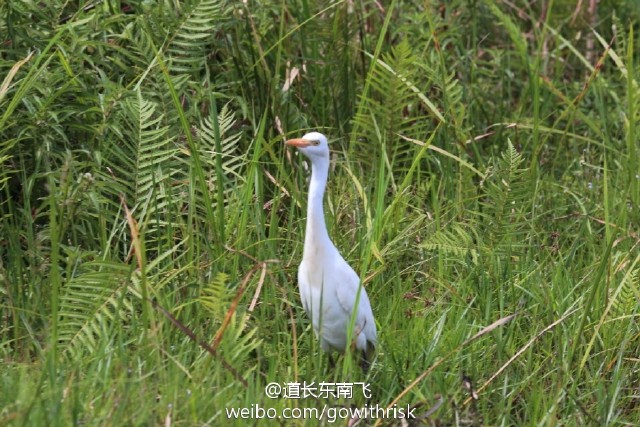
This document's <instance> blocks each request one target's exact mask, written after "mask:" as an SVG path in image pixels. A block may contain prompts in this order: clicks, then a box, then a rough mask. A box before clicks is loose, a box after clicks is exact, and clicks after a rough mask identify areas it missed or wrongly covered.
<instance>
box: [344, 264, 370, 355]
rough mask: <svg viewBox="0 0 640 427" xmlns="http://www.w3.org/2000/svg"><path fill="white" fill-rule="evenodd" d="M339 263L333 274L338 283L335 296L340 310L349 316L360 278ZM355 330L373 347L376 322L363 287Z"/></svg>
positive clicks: (348, 267) (349, 267) (354, 302)
mask: <svg viewBox="0 0 640 427" xmlns="http://www.w3.org/2000/svg"><path fill="white" fill-rule="evenodd" d="M340 261H341V262H339V263H338V265H337V266H336V271H335V273H334V277H335V278H336V280H337V281H338V283H336V296H337V298H338V302H339V303H340V306H341V307H342V309H343V310H344V311H345V312H346V313H347V314H348V315H349V316H351V313H352V312H353V307H354V306H355V304H356V298H357V295H358V287H359V286H360V278H359V277H358V275H357V274H356V272H355V271H353V269H352V268H351V266H349V264H347V262H346V261H345V260H344V259H341V260H340ZM356 328H359V329H360V333H364V335H365V337H366V339H367V341H370V342H372V343H373V344H374V345H375V344H376V342H377V338H376V322H375V320H374V318H373V311H372V310H371V303H370V302H369V297H368V296H367V291H366V290H365V288H364V287H363V288H362V290H361V291H360V300H359V301H358V314H357V316H356Z"/></svg>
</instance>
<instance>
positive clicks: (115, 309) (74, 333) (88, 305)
mask: <svg viewBox="0 0 640 427" xmlns="http://www.w3.org/2000/svg"><path fill="white" fill-rule="evenodd" d="M130 270H131V268H130V266H129V265H126V264H122V263H117V262H107V261H95V262H87V263H84V264H83V265H82V266H81V268H80V271H79V272H78V274H76V275H75V276H74V277H72V278H71V279H70V280H69V281H68V282H67V283H66V285H65V286H63V287H62V289H61V295H60V310H59V322H58V339H59V342H60V344H61V348H64V353H65V355H67V356H68V357H78V356H81V355H82V354H86V353H91V352H93V351H95V350H96V348H97V347H98V346H99V344H100V341H107V340H108V338H109V336H110V335H111V333H112V328H113V325H114V324H116V323H121V322H122V321H123V320H124V319H126V318H128V317H129V316H130V315H131V312H132V309H133V303H132V302H131V300H130V298H129V295H127V281H128V276H129V272H130Z"/></svg>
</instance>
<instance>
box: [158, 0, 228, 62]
mask: <svg viewBox="0 0 640 427" xmlns="http://www.w3.org/2000/svg"><path fill="white" fill-rule="evenodd" d="M221 5H222V2H220V1H217V0H203V1H195V2H189V3H188V6H187V7H186V8H185V9H186V10H185V11H184V14H183V15H182V17H181V20H180V22H179V24H178V25H177V26H176V27H175V29H174V30H173V34H172V35H171V37H170V40H169V43H168V49H167V53H168V56H169V57H170V59H171V60H170V68H171V70H172V72H173V73H175V74H181V73H191V72H193V71H200V70H203V69H204V65H205V62H206V59H207V54H208V52H209V51H210V44H211V42H212V41H213V40H214V38H215V37H216V33H217V28H216V24H218V23H219V21H220V20H221V19H222V18H223V8H222V6H221Z"/></svg>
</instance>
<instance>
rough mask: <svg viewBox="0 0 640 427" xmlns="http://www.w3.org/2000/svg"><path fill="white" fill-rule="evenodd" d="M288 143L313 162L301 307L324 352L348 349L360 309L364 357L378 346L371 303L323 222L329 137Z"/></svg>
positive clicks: (357, 340)
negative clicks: (352, 319) (349, 330)
mask: <svg viewBox="0 0 640 427" xmlns="http://www.w3.org/2000/svg"><path fill="white" fill-rule="evenodd" d="M287 145H292V146H295V147H297V148H298V150H300V152H301V153H302V154H304V155H305V156H307V157H308V158H309V159H310V160H311V182H310V185H309V202H308V207H307V225H306V234H305V241H304V253H303V257H302V262H301V264H300V268H299V270H298V286H299V289H300V298H301V299H302V306H303V308H304V310H305V312H306V313H307V315H308V316H309V317H310V318H311V323H312V325H313V329H314V331H315V333H316V335H317V337H318V339H319V340H320V345H321V347H322V349H323V350H324V351H326V352H332V351H339V352H343V351H344V350H345V349H346V347H347V345H348V343H347V335H348V334H347V330H348V328H349V325H350V322H351V316H352V314H353V312H354V310H357V311H356V316H355V322H354V329H353V331H352V333H351V339H352V343H354V344H355V347H356V348H357V349H358V350H361V351H362V352H364V354H365V358H366V357H368V356H369V355H370V354H372V352H373V350H374V349H375V346H376V343H377V333H376V324H375V320H374V318H373V311H372V310H371V303H370V302H369V297H368V295H367V292H366V290H365V289H364V287H360V278H359V277H358V275H357V274H356V272H355V271H353V269H352V268H351V267H350V266H349V264H347V262H346V261H345V260H344V258H343V257H342V255H340V253H339V252H338V249H336V247H335V245H334V244H333V242H332V241H331V239H330V238H329V233H328V232H327V228H326V224H325V221H324V210H323V206H322V201H323V196H324V190H325V187H326V183H327V178H328V174H329V146H328V144H327V139H326V137H325V136H324V135H322V134H320V133H317V132H312V133H308V134H306V135H305V136H304V137H303V138H300V139H292V140H289V141H287ZM358 292H359V293H360V295H359V297H358ZM356 301H357V302H358V304H357V305H356Z"/></svg>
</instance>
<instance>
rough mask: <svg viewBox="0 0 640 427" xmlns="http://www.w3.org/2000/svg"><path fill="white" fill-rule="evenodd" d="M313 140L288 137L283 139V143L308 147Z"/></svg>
mask: <svg viewBox="0 0 640 427" xmlns="http://www.w3.org/2000/svg"><path fill="white" fill-rule="evenodd" d="M312 142H313V141H309V140H308V139H304V138H295V139H289V140H287V141H285V142H284V143H285V145H291V146H293V147H298V148H300V147H308V146H310V145H311V144H312Z"/></svg>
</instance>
